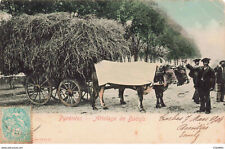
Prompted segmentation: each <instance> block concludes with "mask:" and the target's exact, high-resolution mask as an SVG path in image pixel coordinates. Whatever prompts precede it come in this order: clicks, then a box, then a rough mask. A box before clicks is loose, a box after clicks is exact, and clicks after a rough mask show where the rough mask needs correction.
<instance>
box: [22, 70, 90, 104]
mask: <svg viewBox="0 0 225 149" xmlns="http://www.w3.org/2000/svg"><path fill="white" fill-rule="evenodd" d="M25 90H26V93H27V96H28V98H29V100H30V101H31V103H33V104H35V105H44V104H46V103H47V102H48V101H49V100H50V99H51V98H53V99H54V100H60V101H61V102H62V103H63V104H64V105H65V106H71V107H73V106H77V105H78V104H79V103H80V101H81V99H82V100H89V99H90V96H91V91H92V82H91V80H89V79H85V78H83V77H74V78H69V79H62V80H60V81H58V80H54V79H52V78H48V77H46V76H44V75H41V74H38V73H35V74H34V75H28V76H27V79H26V82H25Z"/></svg>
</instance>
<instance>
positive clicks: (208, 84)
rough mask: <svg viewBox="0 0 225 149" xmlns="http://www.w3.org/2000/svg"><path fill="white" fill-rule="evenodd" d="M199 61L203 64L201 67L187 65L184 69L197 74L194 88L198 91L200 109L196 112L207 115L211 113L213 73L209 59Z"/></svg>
mask: <svg viewBox="0 0 225 149" xmlns="http://www.w3.org/2000/svg"><path fill="white" fill-rule="evenodd" d="M201 61H202V62H203V66H202V67H197V68H195V67H193V66H191V65H190V64H187V66H186V67H187V68H188V69H190V70H191V71H196V72H197V78H196V83H195V87H196V89H197V90H198V93H199V97H200V103H201V105H200V109H199V110H198V111H197V112H205V113H206V114H209V113H210V112H211V103H210V91H212V90H213V89H214V86H215V73H214V70H213V69H212V68H211V67H210V66H209V61H210V59H209V58H204V59H202V60H201Z"/></svg>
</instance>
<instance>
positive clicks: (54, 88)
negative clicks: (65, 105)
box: [51, 87, 59, 101]
mask: <svg viewBox="0 0 225 149" xmlns="http://www.w3.org/2000/svg"><path fill="white" fill-rule="evenodd" d="M51 97H52V98H53V100H55V101H58V100H59V97H58V94H57V88H56V87H52V95H51Z"/></svg>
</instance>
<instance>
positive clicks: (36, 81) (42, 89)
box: [25, 76, 52, 105]
mask: <svg viewBox="0 0 225 149" xmlns="http://www.w3.org/2000/svg"><path fill="white" fill-rule="evenodd" d="M25 89H26V93H27V96H28V99H29V100H30V101H31V103H33V104H35V105H44V104H46V103H47V102H48V101H49V99H50V98H51V94H52V89H51V85H50V83H49V81H48V79H46V78H45V77H43V78H40V77H39V76H36V77H34V76H29V77H28V78H27V80H26V86H25Z"/></svg>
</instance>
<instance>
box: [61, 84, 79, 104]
mask: <svg viewBox="0 0 225 149" xmlns="http://www.w3.org/2000/svg"><path fill="white" fill-rule="evenodd" d="M58 97H59V99H60V100H61V102H62V103H63V104H64V105H66V106H70V107H74V106H77V105H78V104H79V103H80V100H81V88H80V86H79V84H78V82H77V81H75V80H63V81H62V82H61V83H60V84H59V87H58Z"/></svg>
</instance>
